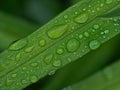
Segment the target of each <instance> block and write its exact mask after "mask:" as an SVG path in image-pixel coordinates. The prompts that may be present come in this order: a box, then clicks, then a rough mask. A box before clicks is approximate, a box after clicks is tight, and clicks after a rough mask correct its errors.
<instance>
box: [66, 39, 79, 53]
mask: <svg viewBox="0 0 120 90" xmlns="http://www.w3.org/2000/svg"><path fill="white" fill-rule="evenodd" d="M79 46H80V43H79V41H78V40H76V39H74V38H73V39H70V40H69V41H68V42H67V50H68V51H69V52H74V51H76V50H77V49H78V48H79Z"/></svg>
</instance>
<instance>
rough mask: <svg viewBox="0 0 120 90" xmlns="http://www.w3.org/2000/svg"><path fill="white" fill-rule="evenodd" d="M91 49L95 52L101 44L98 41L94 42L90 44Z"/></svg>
mask: <svg viewBox="0 0 120 90" xmlns="http://www.w3.org/2000/svg"><path fill="white" fill-rule="evenodd" d="M89 47H90V49H92V50H95V49H97V48H99V47H100V42H99V41H98V40H93V41H91V42H90V43H89Z"/></svg>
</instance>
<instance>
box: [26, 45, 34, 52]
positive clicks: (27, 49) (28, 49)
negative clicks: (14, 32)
mask: <svg viewBox="0 0 120 90" xmlns="http://www.w3.org/2000/svg"><path fill="white" fill-rule="evenodd" d="M33 48H34V47H33V46H31V47H28V48H26V49H25V50H24V51H25V52H26V53H30V52H32V50H33Z"/></svg>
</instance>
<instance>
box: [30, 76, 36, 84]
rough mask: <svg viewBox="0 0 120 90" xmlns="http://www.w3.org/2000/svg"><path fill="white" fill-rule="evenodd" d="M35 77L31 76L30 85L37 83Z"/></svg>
mask: <svg viewBox="0 0 120 90" xmlns="http://www.w3.org/2000/svg"><path fill="white" fill-rule="evenodd" d="M37 79H38V78H37V76H32V77H30V81H31V82H32V83H35V82H37Z"/></svg>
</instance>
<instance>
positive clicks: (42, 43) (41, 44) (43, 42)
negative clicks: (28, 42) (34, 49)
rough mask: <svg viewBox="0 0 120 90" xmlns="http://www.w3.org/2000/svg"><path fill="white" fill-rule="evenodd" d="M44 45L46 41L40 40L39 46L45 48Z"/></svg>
mask: <svg viewBox="0 0 120 90" xmlns="http://www.w3.org/2000/svg"><path fill="white" fill-rule="evenodd" d="M45 44H46V41H45V40H44V39H42V40H40V42H39V46H41V47H43V46H45Z"/></svg>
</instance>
